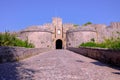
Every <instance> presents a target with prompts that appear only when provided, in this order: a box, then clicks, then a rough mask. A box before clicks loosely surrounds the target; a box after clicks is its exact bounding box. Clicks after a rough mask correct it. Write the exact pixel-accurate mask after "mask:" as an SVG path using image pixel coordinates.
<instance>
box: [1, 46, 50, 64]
mask: <svg viewBox="0 0 120 80" xmlns="http://www.w3.org/2000/svg"><path fill="white" fill-rule="evenodd" d="M50 50H51V49H50V48H23V47H3V46H0V63H4V62H13V61H19V60H22V59H25V58H28V57H31V56H34V55H37V54H39V53H42V52H46V51H50Z"/></svg>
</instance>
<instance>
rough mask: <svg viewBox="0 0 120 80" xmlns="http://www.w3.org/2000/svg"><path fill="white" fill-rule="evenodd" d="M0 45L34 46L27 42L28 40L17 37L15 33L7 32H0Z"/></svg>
mask: <svg viewBox="0 0 120 80" xmlns="http://www.w3.org/2000/svg"><path fill="white" fill-rule="evenodd" d="M0 46H19V47H26V48H33V47H34V45H33V44H31V43H29V42H28V40H25V41H22V40H20V39H18V38H17V37H16V35H15V34H10V33H8V32H5V33H2V34H0Z"/></svg>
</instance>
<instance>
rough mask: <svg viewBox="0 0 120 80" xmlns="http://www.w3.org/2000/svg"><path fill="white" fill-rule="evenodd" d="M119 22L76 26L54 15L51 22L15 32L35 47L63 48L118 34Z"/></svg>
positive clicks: (100, 40) (97, 40) (119, 29)
mask: <svg viewBox="0 0 120 80" xmlns="http://www.w3.org/2000/svg"><path fill="white" fill-rule="evenodd" d="M118 32H120V22H112V23H111V25H110V26H106V25H104V24H90V25H87V26H76V25H75V24H71V23H67V24H63V23H62V19H61V18H58V17H54V18H53V19H52V23H47V24H44V25H34V26H30V27H27V28H26V29H24V30H21V31H19V32H17V35H18V38H20V39H22V40H28V41H29V42H30V43H33V44H34V46H35V48H53V49H65V48H67V47H78V46H79V45H80V44H81V43H84V42H88V41H92V40H94V41H95V42H102V41H104V39H106V38H111V37H117V36H120V35H119V34H117V33H118Z"/></svg>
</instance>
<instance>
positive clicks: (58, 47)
mask: <svg viewBox="0 0 120 80" xmlns="http://www.w3.org/2000/svg"><path fill="white" fill-rule="evenodd" d="M56 49H62V40H61V39H58V40H56Z"/></svg>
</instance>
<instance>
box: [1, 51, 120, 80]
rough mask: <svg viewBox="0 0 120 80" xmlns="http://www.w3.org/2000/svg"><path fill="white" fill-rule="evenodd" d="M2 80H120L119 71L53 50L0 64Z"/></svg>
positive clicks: (74, 54) (68, 52)
mask: <svg viewBox="0 0 120 80" xmlns="http://www.w3.org/2000/svg"><path fill="white" fill-rule="evenodd" d="M0 80H120V68H119V67H116V68H115V67H114V68H113V67H109V66H108V65H106V64H103V63H100V62H99V61H96V60H93V59H90V58H87V57H84V56H82V55H79V54H76V53H74V52H71V51H68V50H52V51H49V52H44V53H41V54H39V55H37V56H34V57H31V58H28V59H24V60H22V61H19V62H14V63H4V64H0Z"/></svg>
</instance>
